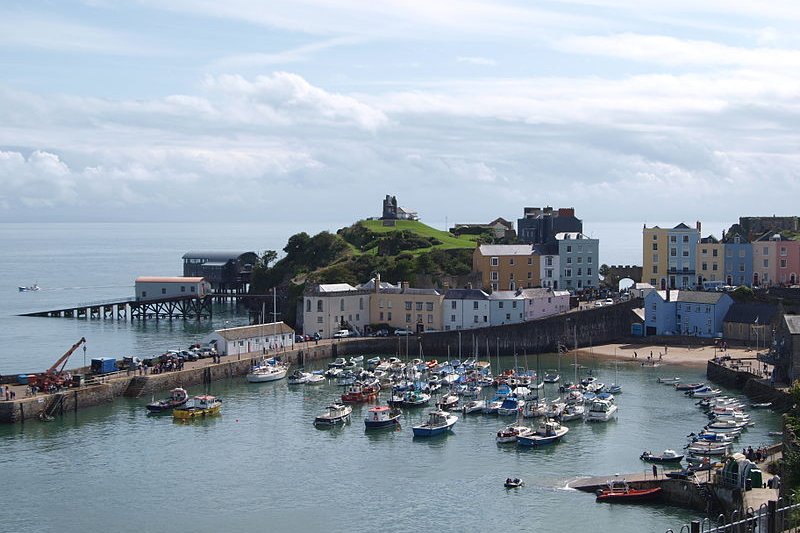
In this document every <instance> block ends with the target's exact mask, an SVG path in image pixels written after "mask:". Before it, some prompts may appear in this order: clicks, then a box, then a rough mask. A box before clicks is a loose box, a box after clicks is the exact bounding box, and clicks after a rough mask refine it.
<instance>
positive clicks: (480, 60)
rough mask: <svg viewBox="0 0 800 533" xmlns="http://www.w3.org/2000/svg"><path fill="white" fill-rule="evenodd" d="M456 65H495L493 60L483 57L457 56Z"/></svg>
mask: <svg viewBox="0 0 800 533" xmlns="http://www.w3.org/2000/svg"><path fill="white" fill-rule="evenodd" d="M456 61H457V62H458V63H469V64H471V65H481V66H494V65H496V64H497V63H496V62H495V61H494V60H493V59H487V58H485V57H464V56H458V57H457V58H456Z"/></svg>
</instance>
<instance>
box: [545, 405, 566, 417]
mask: <svg viewBox="0 0 800 533" xmlns="http://www.w3.org/2000/svg"><path fill="white" fill-rule="evenodd" d="M566 407H567V404H566V403H564V402H560V401H552V402H550V403H549V404H547V408H546V409H545V412H544V416H546V417H547V418H560V417H561V414H562V413H563V412H564V409H565V408H566Z"/></svg>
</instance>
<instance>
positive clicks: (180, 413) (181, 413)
mask: <svg viewBox="0 0 800 533" xmlns="http://www.w3.org/2000/svg"><path fill="white" fill-rule="evenodd" d="M219 409H220V406H215V407H209V408H207V409H195V408H191V407H190V408H187V409H174V410H173V411H172V416H173V417H174V418H176V419H178V420H191V419H193V418H205V417H208V416H215V415H218V414H219Z"/></svg>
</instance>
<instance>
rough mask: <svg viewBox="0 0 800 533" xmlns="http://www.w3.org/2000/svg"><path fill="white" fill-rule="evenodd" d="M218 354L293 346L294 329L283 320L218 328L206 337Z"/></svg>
mask: <svg viewBox="0 0 800 533" xmlns="http://www.w3.org/2000/svg"><path fill="white" fill-rule="evenodd" d="M206 342H207V343H208V344H209V345H210V346H216V349H217V353H218V354H220V355H243V354H247V353H250V352H261V353H262V354H270V353H275V352H282V351H284V350H291V349H292V348H294V330H293V329H292V328H290V327H289V326H287V325H286V324H284V323H283V322H272V323H270V324H256V325H253V326H241V327H236V328H225V329H218V330H216V331H215V332H214V333H212V334H210V335H209V336H208V337H207V338H206Z"/></svg>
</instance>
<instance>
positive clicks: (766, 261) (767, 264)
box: [764, 259, 769, 268]
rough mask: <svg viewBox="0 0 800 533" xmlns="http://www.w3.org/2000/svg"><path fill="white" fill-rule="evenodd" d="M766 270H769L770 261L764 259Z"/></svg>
mask: <svg viewBox="0 0 800 533" xmlns="http://www.w3.org/2000/svg"><path fill="white" fill-rule="evenodd" d="M764 268H769V259H764Z"/></svg>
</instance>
